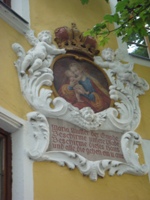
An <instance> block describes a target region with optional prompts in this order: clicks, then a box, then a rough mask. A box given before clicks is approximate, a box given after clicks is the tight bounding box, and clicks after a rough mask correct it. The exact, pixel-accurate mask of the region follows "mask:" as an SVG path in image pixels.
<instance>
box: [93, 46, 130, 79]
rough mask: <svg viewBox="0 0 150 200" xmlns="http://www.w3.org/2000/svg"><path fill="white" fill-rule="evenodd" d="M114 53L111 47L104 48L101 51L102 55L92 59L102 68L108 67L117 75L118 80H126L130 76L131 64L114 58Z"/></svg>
mask: <svg viewBox="0 0 150 200" xmlns="http://www.w3.org/2000/svg"><path fill="white" fill-rule="evenodd" d="M115 56H116V53H115V51H113V50H112V49H111V48H106V49H104V50H103V51H102V57H100V56H95V57H94V61H95V63H96V64H98V65H99V66H101V67H103V68H110V69H112V70H113V72H114V73H116V74H117V75H118V77H119V78H120V80H127V79H129V77H131V76H132V69H133V64H131V63H121V62H120V61H119V60H117V59H115Z"/></svg>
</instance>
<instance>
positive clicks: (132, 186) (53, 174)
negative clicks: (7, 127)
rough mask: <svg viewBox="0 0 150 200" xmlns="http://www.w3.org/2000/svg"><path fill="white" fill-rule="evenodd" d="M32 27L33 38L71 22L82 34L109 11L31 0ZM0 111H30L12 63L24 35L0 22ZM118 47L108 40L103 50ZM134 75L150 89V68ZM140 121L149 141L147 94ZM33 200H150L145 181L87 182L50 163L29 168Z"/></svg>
mask: <svg viewBox="0 0 150 200" xmlns="http://www.w3.org/2000/svg"><path fill="white" fill-rule="evenodd" d="M30 9H31V10H30V14H31V28H32V29H33V30H35V33H36V34H37V33H38V32H40V31H41V30H45V29H49V30H51V32H52V33H53V31H54V30H55V29H56V28H57V27H60V26H64V25H66V26H70V24H71V23H72V22H75V23H76V24H77V26H78V28H79V29H80V30H81V31H84V30H86V29H87V28H90V27H92V26H93V25H94V24H95V23H97V22H99V20H100V19H101V18H102V16H103V14H104V13H107V12H109V6H108V5H107V4H106V3H105V1H99V0H95V1H92V0H91V1H90V3H89V4H88V5H86V6H84V7H83V6H82V5H81V3H80V0H63V1H62V0H55V1H52V0H42V1H40V0H30ZM0 27H1V31H0V38H1V45H0V52H1V53H0V58H1V59H0V66H1V68H0V106H2V107H4V108H5V109H7V110H9V111H10V112H12V113H14V114H16V115H17V116H19V117H21V118H23V119H26V114H27V113H28V112H30V111H32V109H31V107H30V106H29V105H28V104H27V102H26V101H25V100H24V98H23V96H22V94H21V92H20V86H19V81H18V77H17V72H16V69H15V67H14V65H13V62H14V61H16V59H17V56H16V54H15V53H14V52H13V51H12V49H11V45H12V44H13V43H14V42H18V43H20V44H21V45H22V46H23V47H24V48H25V49H26V50H28V49H29V48H30V45H29V44H28V43H27V41H26V39H25V38H24V36H22V35H21V34H19V33H17V32H16V31H15V30H13V28H11V27H10V26H9V25H7V24H6V23H5V22H4V21H3V20H0ZM107 46H109V47H111V48H113V49H116V48H117V44H116V39H115V37H114V36H113V37H112V38H111V40H110V42H109V44H108V45H107ZM134 71H135V72H137V73H138V75H139V76H140V77H143V78H144V79H145V80H147V81H148V83H149V84H150V78H149V76H150V68H148V67H142V66H139V65H135V68H134ZM139 99H140V106H141V113H142V119H141V123H140V125H139V127H138V129H137V132H138V133H139V134H140V135H141V136H142V138H144V139H150V134H149V130H150V123H149V113H150V106H149V102H150V91H148V92H146V95H145V96H141V97H140V98H139ZM34 199H35V200H49V199H51V200H63V199H65V200H97V199H102V200H116V199H118V200H129V199H132V200H150V184H149V180H148V176H147V175H146V176H141V177H138V176H132V175H123V176H121V177H118V176H117V175H116V176H113V177H110V176H109V175H108V174H106V176H105V178H103V179H102V178H99V179H98V181H97V182H92V181H90V180H89V178H88V177H84V176H82V175H81V174H80V173H79V171H78V170H77V169H75V170H69V169H68V168H67V167H60V166H58V165H57V164H55V163H48V162H35V163H34Z"/></svg>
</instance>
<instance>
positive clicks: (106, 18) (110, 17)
mask: <svg viewBox="0 0 150 200" xmlns="http://www.w3.org/2000/svg"><path fill="white" fill-rule="evenodd" d="M104 20H106V22H109V23H113V22H114V15H105V16H104Z"/></svg>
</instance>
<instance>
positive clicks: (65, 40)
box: [54, 23, 99, 57]
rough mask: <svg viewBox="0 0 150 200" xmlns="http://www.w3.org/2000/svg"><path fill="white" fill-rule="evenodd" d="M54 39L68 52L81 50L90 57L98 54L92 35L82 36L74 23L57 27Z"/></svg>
mask: <svg viewBox="0 0 150 200" xmlns="http://www.w3.org/2000/svg"><path fill="white" fill-rule="evenodd" d="M54 40H55V42H56V43H57V45H58V47H59V48H64V49H66V50H67V51H68V52H71V51H76V52H81V53H85V54H87V55H88V56H90V57H93V56H95V55H98V54H99V50H98V49H97V41H96V40H95V39H94V38H93V37H92V36H86V37H85V36H83V33H81V32H80V31H79V30H78V28H77V26H76V24H75V23H72V24H71V28H69V27H67V26H63V27H60V28H57V29H56V30H55V39H54Z"/></svg>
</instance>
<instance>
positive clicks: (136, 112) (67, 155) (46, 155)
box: [13, 31, 149, 180]
mask: <svg viewBox="0 0 150 200" xmlns="http://www.w3.org/2000/svg"><path fill="white" fill-rule="evenodd" d="M42 32H43V33H44V32H47V31H42ZM49 37H50V39H51V35H49ZM26 38H27V40H28V41H29V43H30V44H31V45H32V46H33V48H31V50H29V51H28V52H27V53H26V52H25V50H24V48H23V47H22V46H21V45H20V44H17V43H15V44H13V50H14V51H15V52H16V53H17V55H18V60H17V61H16V62H15V66H16V69H17V72H18V77H19V81H20V86H21V91H22V93H23V95H24V97H25V99H26V100H27V102H28V103H29V104H30V105H31V106H32V107H33V108H34V109H35V110H36V111H38V112H39V113H38V112H34V113H29V114H28V131H27V132H28V135H29V138H30V139H29V145H28V155H29V157H30V158H32V159H33V160H38V161H43V160H49V161H55V162H57V163H58V164H59V165H62V166H64V165H65V164H66V165H67V166H68V167H69V168H71V169H73V168H75V166H77V167H78V169H79V170H80V172H81V173H82V174H84V175H89V176H90V178H91V179H92V180H96V179H97V176H98V175H99V176H102V177H104V175H105V171H106V170H108V171H109V174H110V175H114V174H115V173H117V174H118V175H121V174H123V173H131V174H135V175H143V174H146V173H147V171H148V169H147V166H146V165H140V164H139V162H138V157H137V154H136V153H135V150H136V147H137V146H138V145H139V143H140V141H141V137H140V136H139V135H138V134H137V133H136V132H134V130H135V129H136V128H137V126H138V125H139V122H140V119H141V111H140V107H139V99H138V96H139V95H142V94H144V93H145V91H146V90H148V89H149V85H148V83H147V82H146V81H145V80H144V79H142V78H140V77H138V75H137V74H136V73H134V72H133V65H132V64H130V63H127V64H123V63H122V62H121V61H120V60H117V58H115V53H114V51H112V50H111V49H109V48H108V49H105V50H104V51H103V54H102V57H101V56H95V57H94V63H95V64H97V66H98V67H99V68H103V69H104V71H105V72H106V74H107V76H108V77H109V79H110V82H111V85H110V87H109V94H110V98H111V99H112V100H113V101H114V106H113V107H109V108H107V109H105V110H103V111H101V112H98V113H95V112H94V111H93V110H92V109H91V108H89V107H85V108H82V109H78V108H77V107H74V106H73V105H72V104H70V103H68V102H67V101H66V100H65V99H64V98H62V97H55V98H53V97H52V94H53V90H52V89H51V87H50V86H52V84H53V80H54V78H55V77H54V76H53V71H52V69H51V68H50V66H51V63H52V61H53V59H54V57H55V56H56V55H58V54H64V53H65V50H64V49H57V48H56V47H55V46H54V45H53V44H52V43H51V41H50V42H49V41H48V40H49V39H48V38H47V39H48V40H47V39H46V40H45V39H44V40H40V38H36V37H35V36H34V32H33V31H29V32H28V33H27V35H26ZM39 43H40V44H39ZM45 43H47V44H45ZM47 45H48V46H50V49H51V50H52V51H49V50H47ZM37 46H38V47H39V48H36V47H37ZM43 46H44V47H43ZM45 46H46V48H45ZM43 48H44V52H43V55H44V57H43V58H41V54H42V53H41V50H43ZM48 48H49V47H48ZM30 53H32V56H31V58H32V59H33V58H34V55H35V54H37V55H39V56H35V59H33V61H31V60H28V59H27V55H28V54H30ZM37 58H38V59H40V62H37V63H38V64H39V63H40V64H39V65H36V64H37V63H36V62H35V61H36V59H37ZM28 61H29V62H31V63H30V64H29V65H28V66H25V67H24V64H23V63H26V62H28ZM38 61H39V60H38ZM44 86H48V87H46V88H45V87H44ZM46 117H47V118H59V119H63V120H66V121H68V122H70V123H72V124H75V125H77V126H79V127H81V128H84V129H87V130H112V131H115V132H121V133H124V135H123V137H122V141H121V147H122V151H123V155H124V157H125V160H126V163H123V162H120V161H112V160H99V161H95V162H93V161H89V160H87V159H86V158H84V157H82V156H81V155H79V154H77V153H72V152H63V151H57V152H52V151H49V152H47V151H46V150H47V147H48V145H49V142H50V141H49V135H50V133H49V128H48V123H47V119H46ZM118 134H119V133H118Z"/></svg>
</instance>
